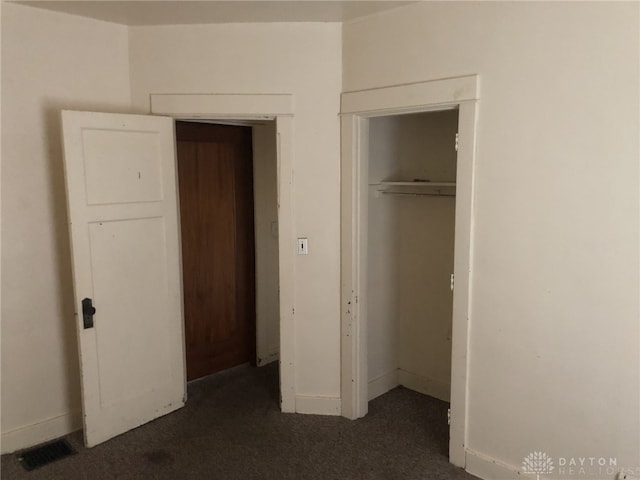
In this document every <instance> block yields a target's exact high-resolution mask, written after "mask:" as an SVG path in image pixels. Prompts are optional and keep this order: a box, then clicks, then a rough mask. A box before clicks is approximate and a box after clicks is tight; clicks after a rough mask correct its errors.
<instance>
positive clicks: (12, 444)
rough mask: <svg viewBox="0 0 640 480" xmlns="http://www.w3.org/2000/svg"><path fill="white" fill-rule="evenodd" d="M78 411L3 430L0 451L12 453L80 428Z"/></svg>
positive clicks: (80, 422)
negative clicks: (6, 430)
mask: <svg viewBox="0 0 640 480" xmlns="http://www.w3.org/2000/svg"><path fill="white" fill-rule="evenodd" d="M81 419H82V416H81V415H80V412H70V413H66V414H64V415H60V416H58V417H54V418H49V419H47V420H44V421H42V422H38V423H34V424H32V425H27V426H25V427H20V428H16V429H15V430H11V431H9V432H4V433H3V434H2V437H1V440H0V452H2V454H5V453H13V452H15V451H17V450H22V449H23V448H29V447H33V446H34V445H38V444H40V443H43V442H47V441H49V440H53V439H55V438H58V437H62V436H64V435H67V434H69V433H71V432H75V431H77V430H81V429H82V420H81Z"/></svg>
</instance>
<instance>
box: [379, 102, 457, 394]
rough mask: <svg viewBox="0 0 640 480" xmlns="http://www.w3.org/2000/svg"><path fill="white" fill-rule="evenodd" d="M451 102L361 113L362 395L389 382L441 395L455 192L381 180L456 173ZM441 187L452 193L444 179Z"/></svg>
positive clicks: (447, 380)
mask: <svg viewBox="0 0 640 480" xmlns="http://www.w3.org/2000/svg"><path fill="white" fill-rule="evenodd" d="M457 130H458V115H457V111H456V110H448V111H443V112H431V113H426V114H417V115H393V116H387V117H377V118H372V119H371V120H370V121H369V184H370V186H369V208H368V212H369V213H368V217H369V218H368V248H367V255H368V272H367V282H368V288H367V322H368V323H367V327H368V345H367V347H368V350H367V354H368V357H369V360H368V366H369V369H368V374H369V381H370V384H369V398H370V399H371V398H373V397H375V396H376V395H378V394H381V393H384V392H385V391H387V390H388V389H389V388H393V387H394V386H396V385H404V386H405V387H408V388H412V389H414V390H417V391H419V392H421V393H425V394H427V395H431V396H434V397H436V398H440V399H442V400H449V398H450V387H451V327H452V307H453V294H452V292H451V289H450V275H451V273H453V245H454V215H455V197H433V196H404V195H398V196H395V195H384V194H382V195H381V194H379V193H377V192H378V190H391V191H395V192H398V193H411V192H417V193H429V192H431V193H437V191H436V190H429V191H425V190H420V189H416V188H412V187H383V186H380V185H379V182H380V181H383V180H387V181H414V180H418V179H421V180H430V181H433V182H437V181H441V182H443V181H449V182H455V179H456V151H455V134H456V132H457ZM442 193H447V194H451V193H455V190H452V189H445V190H443V191H442Z"/></svg>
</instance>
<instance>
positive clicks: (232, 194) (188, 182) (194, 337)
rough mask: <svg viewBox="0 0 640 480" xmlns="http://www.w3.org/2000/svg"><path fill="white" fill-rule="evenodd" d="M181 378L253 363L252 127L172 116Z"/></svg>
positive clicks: (189, 378)
mask: <svg viewBox="0 0 640 480" xmlns="http://www.w3.org/2000/svg"><path fill="white" fill-rule="evenodd" d="M176 138H177V149H178V178H179V181H178V185H179V190H180V193H179V195H180V217H181V218H180V221H181V228H182V263H183V285H184V310H185V312H184V314H185V343H186V357H187V379H188V380H193V379H194V378H199V377H202V376H204V375H209V374H211V373H214V372H217V371H219V370H223V369H225V368H230V367H233V366H235V365H239V364H241V363H245V362H247V361H250V362H255V270H254V269H255V267H254V264H255V247H254V231H253V168H252V157H253V155H252V148H251V145H252V141H251V128H250V127H236V126H228V125H212V124H205V123H189V122H176Z"/></svg>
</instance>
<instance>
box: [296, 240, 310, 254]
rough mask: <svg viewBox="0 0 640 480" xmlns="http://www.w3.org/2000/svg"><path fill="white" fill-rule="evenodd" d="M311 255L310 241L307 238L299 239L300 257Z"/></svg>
mask: <svg viewBox="0 0 640 480" xmlns="http://www.w3.org/2000/svg"><path fill="white" fill-rule="evenodd" d="M308 253H309V240H308V239H307V238H298V255H307V254H308Z"/></svg>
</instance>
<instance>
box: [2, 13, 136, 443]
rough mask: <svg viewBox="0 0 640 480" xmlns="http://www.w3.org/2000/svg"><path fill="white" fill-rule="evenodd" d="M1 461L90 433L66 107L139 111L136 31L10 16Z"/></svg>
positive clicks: (5, 60)
mask: <svg viewBox="0 0 640 480" xmlns="http://www.w3.org/2000/svg"><path fill="white" fill-rule="evenodd" d="M2 10H3V12H2V13H3V15H2V119H3V122H2V123H3V125H2V127H3V128H2V297H3V302H2V451H3V452H6V451H10V450H14V449H16V448H20V447H24V446H28V445H31V444H33V443H34V442H38V441H43V440H46V439H48V438H53V437H55V436H57V435H60V434H64V433H67V432H68V431H70V430H72V429H75V428H78V427H79V426H80V412H79V410H80V380H79V377H78V364H77V362H78V360H77V346H76V332H75V324H74V307H73V290H72V281H71V264H70V252H69V236H68V226H67V212H66V196H65V187H64V176H63V167H62V151H61V140H60V122H59V117H60V110H61V109H85V110H89V109H95V110H102V111H114V110H121V111H126V110H128V108H129V102H130V92H129V64H128V47H127V37H128V35H127V29H126V28H125V27H122V26H116V25H112V24H108V23H104V22H98V21H94V20H87V19H82V18H79V17H73V16H69V15H63V14H57V13H51V12H46V11H42V10H37V9H32V8H29V7H24V6H19V5H14V4H10V3H4V4H3V6H2Z"/></svg>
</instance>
